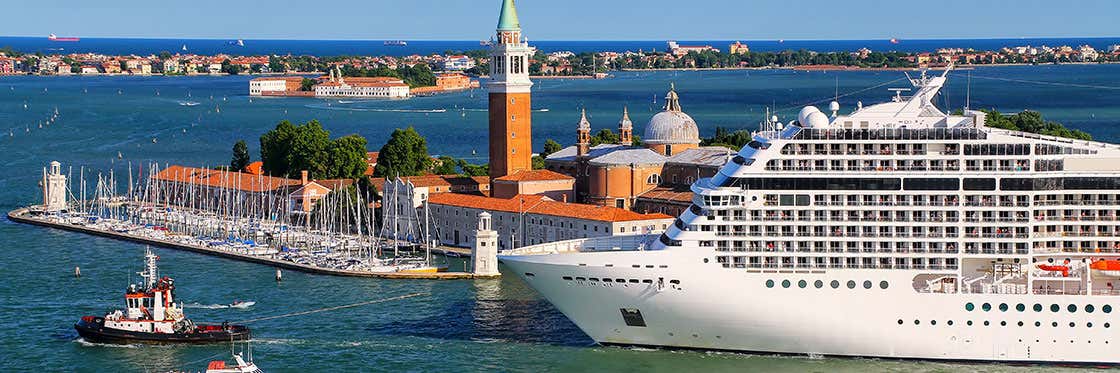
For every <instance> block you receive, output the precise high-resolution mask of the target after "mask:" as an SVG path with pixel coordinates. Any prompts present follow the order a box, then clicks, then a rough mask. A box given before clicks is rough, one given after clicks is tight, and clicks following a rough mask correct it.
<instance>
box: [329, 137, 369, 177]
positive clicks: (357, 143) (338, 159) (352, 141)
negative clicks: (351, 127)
mask: <svg viewBox="0 0 1120 373" xmlns="http://www.w3.org/2000/svg"><path fill="white" fill-rule="evenodd" d="M327 161H328V164H327V171H326V174H325V175H324V176H323V177H325V178H331V179H338V178H341V179H356V178H360V177H362V176H364V175H365V173H366V168H368V167H369V163H367V162H366V138H365V137H361V136H358V135H348V136H343V137H339V138H337V139H335V140H334V141H331V145H330V151H329V152H328V158H327Z"/></svg>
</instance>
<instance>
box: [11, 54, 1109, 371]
mask: <svg viewBox="0 0 1120 373" xmlns="http://www.w3.org/2000/svg"><path fill="white" fill-rule="evenodd" d="M613 74H614V77H612V78H609V79H602V80H575V79H569V80H541V81H537V82H536V83H535V85H534V87H533V89H534V93H533V107H534V108H535V109H537V110H538V111H536V112H534V113H533V142H534V145H535V147H536V149H535V150H537V151H539V150H540V149H541V146H542V144H543V142H544V140H545V139H546V138H552V139H555V140H557V141H559V142H561V143H562V144H570V143H572V141H573V139H574V137H575V136H574V133H575V127H576V124H577V122H578V119H579V110H580V109H581V108H587V110H588V114H589V116H590V119H591V123H592V127H593V128H594V129H595V130H598V129H600V128H612V129H613V128H616V127H617V123H618V119H619V118H620V116H621V113H622V108H623V107H624V106H625V107H628V108H629V110H630V116H631V118H632V119H633V121H634V123H635V127H636V128H635V131H636V133H637V134H639V135H641V134H642V131H643V130H644V127H645V123H646V121H648V119H649V118H650V117H651V116H652V115H653V114H654V113H655V112H656V111H658V110H660V107H661V106H662V105H663V104H664V99H663V97H664V96H665V93H666V91H667V90H668V87H669V85H670V83H675V85H676V88H677V92H678V93H679V95H680V98H681V106H682V107H683V109H684V111H685V112H687V113H689V114H690V115H691V116H692V117H693V118H694V119H695V120H696V122H697V123H698V124H699V126H700V128H701V133H702V134H704V135H710V134H712V133H713V132H714V131H715V128H716V127H717V126H719V127H727V128H731V129H753V128H757V125H758V123H759V122H760V121H761V120H762V119H763V115H764V113H765V112H766V110H767V108H770V109H771V110H775V111H777V112H778V115H779V116H780V117H781V118H782V119H783V120H786V121H788V120H791V119H792V118H793V116H795V115H796V112H797V110H799V109H800V107H801V106H803V105H805V104H806V103H816V104H817V105H818V106H819V107H821V108H822V109H826V108H827V105H828V102H829V101H831V100H833V99H834V98H836V97H839V98H838V101H839V102H840V104H841V112H848V111H850V110H852V109H854V108H855V106H856V105H857V102H862V103H863V104H865V105H870V104H873V103H876V102H881V101H885V100H887V99H889V96H890V95H891V92H889V91H887V88H890V87H905V86H906V82H905V81H904V80H899V79H900V78H904V77H905V76H904V75H903V73H902V72H897V71H872V72H796V71H790V70H773V71H719V72H708V71H705V72H671V71H666V72H627V73H619V72H616V73H613ZM970 74H971V84H968V82H969V79H968V76H969V75H970ZM951 75H952V77H951V80H950V81H949V84H948V86H947V87H946V89H945V90H944V94H943V95H941V96H940V97H938V99H937V101H938V103H939V104H940V105H942V107H948V108H960V107H963V106H964V105H965V103H966V96H970V97H971V100H970V102H969V104H970V106H971V107H973V108H995V109H999V110H1002V111H1004V112H1013V111H1018V110H1022V109H1033V110H1038V111H1041V112H1042V113H1043V115H1045V116H1046V118H1047V119H1050V120H1056V121H1059V122H1062V123H1065V124H1066V125H1068V126H1070V127H1073V128H1077V129H1081V130H1084V131H1086V132H1089V133H1090V134H1092V135H1093V136H1094V137H1095V138H1097V139H1099V140H1103V141H1110V142H1120V132H1118V129H1120V105H1118V103H1120V65H1064V66H1015V67H986V68H979V69H976V70H971V71H966V70H961V71H955V72H953V73H952V74H951ZM248 79H249V77H246V76H228V77H5V78H0V165H3V172H0V210H3V211H8V210H11V209H14V208H17V207H21V206H26V205H28V204H32V203H37V202H39V198H41V197H40V196H41V194H40V190H39V189H38V186H37V183H38V180H39V177H40V172H41V167H43V166H45V165H46V164H47V163H48V162H50V161H52V160H58V161H60V162H62V163H63V169H64V172H70V173H72V176H73V178H75V179H76V178H77V177H78V175H79V172H80V170H81V169H82V168H83V167H84V168H85V173H86V178H87V180H90V181H89V184H87V191H90V192H87V193H92V192H91V190H92V189H93V187H94V183H95V182H94V181H93V180H96V175H97V173H98V172H100V173H102V174H103V175H106V176H107V175H108V172H109V170H111V169H112V170H116V171H117V172H118V174H117V178H118V183H119V184H120V185H121V188H122V189H123V185H124V184H125V180H124V178H125V177H127V176H126V171H125V170H126V168H127V165H128V164H129V162H131V164H132V166H133V172H134V173H135V172H137V171H138V170H139V169H138V168H139V167H140V165H141V164H143V165H144V166H143V167H147V164H148V163H149V162H158V163H160V164H185V165H194V166H217V165H223V164H228V162H229V159H230V155H231V154H230V153H231V152H230V149H231V147H232V145H233V143H234V142H235V141H237V140H239V139H245V140H247V142H248V143H249V145H250V151H251V153H252V154H253V156H254V159H257V158H258V156H257V152H258V148H259V145H258V138H259V136H260V135H261V134H262V133H264V132H265V131H267V130H268V129H270V128H272V127H274V126H275V124H276V123H277V122H278V121H280V120H284V119H287V120H291V121H293V122H304V121H308V120H312V119H317V120H320V121H321V122H322V123H323V125H324V127H325V128H327V129H328V130H330V131H331V133H332V136H341V135H346V134H351V133H357V134H360V135H363V136H365V137H367V138H368V139H369V141H370V144H369V148H370V149H371V150H377V149H378V148H379V147H380V145H381V144H382V143H384V141H385V140H386V139H387V138H388V136H389V133H390V132H391V131H392V130H393V129H394V128H399V127H406V126H413V127H415V128H416V129H417V130H418V131H419V132H420V133H421V134H422V135H424V136H425V137H427V139H428V146H429V150H430V151H431V152H432V153H434V154H447V155H452V156H455V157H463V158H467V159H469V160H471V161H473V162H477V163H481V162H485V161H486V160H485V155H486V153H487V152H486V148H485V144H486V142H487V136H486V121H487V114H486V112H485V109H486V92H485V90H475V91H467V92H460V93H454V94H447V95H439V96H432V97H418V98H413V99H408V100H397V101H363V100H342V101H344V102H343V103H340V102H339V100H337V99H330V100H325V99H312V98H252V99H251V100H250V97H248V96H247V91H248V84H247V81H248ZM884 83H886V84H884ZM870 87H876V88H873V89H869V88H870ZM851 92H857V93H854V94H849V93H851ZM966 92H967V94H966ZM349 101H353V102H349ZM194 102H197V103H198V104H197V105H193V106H189V105H186V103H194ZM25 105H26V108H25ZM56 108H57V110H58V112H59V115H58V117H57V119H56V120H55V121H54V122H53V123H50V124H46V122H47V120H48V119H49V118H51V117H52V115H53V114H54V111H55V109H56ZM541 109H549V110H548V111H539V110H541ZM219 111H220V112H219ZM40 122H42V123H44V125H43V126H42V128H39V123H40ZM153 139H155V141H154V142H153ZM118 154H119V155H120V158H118ZM147 172H148V171H147V170H143V173H144V174H145V175H147ZM72 186H73V187H74V188H75V190H74V191H73V192H74V193H75V194H78V193H80V191H79V189H78V185H77V183H76V182H74V183H72ZM122 191H123V190H122ZM0 242H3V244H4V247H3V248H4V250H3V259H2V260H0V326H3V327H4V328H5V330H6V331H7V332H6V333H4V338H0V351H3V353H2V354H0V356H4V359H0V369H6V370H17V371H19V370H29V369H40V370H46V371H166V370H169V369H185V370H202V369H204V367H205V365H206V362H207V361H208V360H209V359H211V358H217V359H220V358H228V352H229V346H227V345H222V344H219V345H208V346H142V345H125V346H108V345H95V344H89V343H86V342H84V341H81V340H80V339H79V338H78V336H77V334H76V333H75V331H74V329H73V323H74V322H75V321H77V320H78V318H80V317H81V316H83V315H100V314H104V313H105V312H106V311H108V310H110V309H114V308H119V307H120V306H121V298H122V292H123V290H124V288H125V286H126V285H127V284H129V283H130V281H131V282H135V281H138V277H137V275H136V272H137V271H139V270H140V269H141V258H142V255H143V251H144V247H143V246H142V245H138V244H133V243H128V242H121V241H116V240H112V239H107V238H100V237H93V236H87V235H82V234H77V233H71V232H64V231H59V230H54V229H47V228H41V227H35V226H29V225H22V224H16V223H13V222H10V221H7V220H6V219H5V220H0ZM155 250H156V253H157V254H158V255H160V257H161V261H160V264H161V271H162V273H163V274H165V275H168V276H172V277H174V278H175V279H176V280H177V281H176V284H177V285H178V291H177V295H178V296H179V298H180V300H182V301H183V302H184V303H187V304H190V305H196V306H198V305H201V306H198V307H190V308H188V309H187V310H186V311H187V314H188V316H190V317H191V318H193V319H195V320H196V321H206V322H221V321H239V320H247V319H254V318H259V317H266V316H273V315H281V314H287V313H291V312H299V311H306V310H312V309H317V308H323V307H330V306H336V305H344V304H351V303H357V302H363V301H368V300H373V299H378V298H387V297H393V296H398V295H403V294H410V293H416V292H423V293H428V294H430V295H429V296H424V297H417V298H409V299H405V300H400V301H395V302H388V303H379V304H372V305H368V306H362V307H357V308H349V309H341V310H337V311H332V312H327V313H320V314H315V315H309V316H300V317H291V318H281V319H273V320H268V321H261V322H257V323H252V324H250V326H251V327H252V328H253V334H254V340H255V343H254V345H253V352H254V357H255V358H256V360H257V363H258V365H260V366H261V367H262V368H263V369H264V370H265V371H310V370H356V371H424V372H427V371H452V370H454V371H526V372H529V371H532V372H536V371H576V372H582V371H643V372H645V371H708V370H714V371H719V370H740V371H742V370H754V371H797V372H800V371H869V370H870V371H957V370H967V371H993V370H1002V371H1023V370H1027V371H1042V370H1046V371H1051V370H1054V369H1055V368H1054V367H1018V366H1009V365H990V364H984V365H959V364H945V363H934V362H899V361H892V360H879V359H840V358H819V357H812V356H803V357H798V356H794V357H777V356H758V355H747V354H733V353H705V352H674V351H660V350H648V349H627V348H613V347H611V348H607V347H598V346H594V345H593V343H592V341H591V340H590V339H589V338H588V337H587V336H586V335H584V334H583V333H582V332H581V331H580V330H579V329H578V328H577V327H576V326H575V325H574V324H572V323H571V322H570V321H568V320H567V319H566V318H565V317H564V316H563V315H562V314H560V313H559V312H558V311H556V310H555V309H554V308H553V307H552V306H551V305H549V304H548V302H547V301H545V300H543V299H541V298H540V297H539V296H538V295H537V294H536V293H534V292H533V291H532V290H531V289H530V288H528V287H527V286H526V285H525V284H524V283H522V281H521V280H520V279H518V278H516V277H514V276H507V277H504V278H502V279H496V280H478V281H426V280H416V281H412V280H377V279H358V278H343V277H334V276H320V275H309V274H303V273H298V272H294V271H285V273H284V280H283V282H280V283H277V282H276V281H275V280H274V277H275V270H274V269H273V268H271V267H267V266H262V265H257V264H250V263H243V262H238V261H232V260H228V259H220V258H215V257H210V256H203V255H199V254H193V253H187V252H179V251H174V250H169V249H162V248H156V249H155ZM453 260H454V263H453V268H461V266H462V265H463V264H462V259H453ZM74 267H81V270H82V277H81V278H74V276H73V273H74ZM234 300H241V301H253V302H256V303H255V304H254V305H253V306H252V307H248V308H243V309H242V308H227V307H205V306H206V305H224V304H229V303H231V302H233V301H234ZM806 302H807V303H806V304H807V305H810V304H811V302H810V301H809V300H807V301H806Z"/></svg>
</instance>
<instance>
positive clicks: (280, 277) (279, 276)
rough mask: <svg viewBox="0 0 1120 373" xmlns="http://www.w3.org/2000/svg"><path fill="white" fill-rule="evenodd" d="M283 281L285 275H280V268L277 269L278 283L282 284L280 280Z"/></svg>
mask: <svg viewBox="0 0 1120 373" xmlns="http://www.w3.org/2000/svg"><path fill="white" fill-rule="evenodd" d="M283 279H284V275H283V274H281V273H280V268H277V269H276V282H280V280H283Z"/></svg>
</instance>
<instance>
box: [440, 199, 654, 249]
mask: <svg viewBox="0 0 1120 373" xmlns="http://www.w3.org/2000/svg"><path fill="white" fill-rule="evenodd" d="M428 204H429V206H428V210H429V213H430V214H431V217H432V221H433V222H434V224H435V226H434V227H433V233H434V234H436V235H438V237H439V240H440V243H441V244H443V245H449V246H458V247H469V246H471V245H472V244H473V243H474V242H475V237H474V229H473V228H474V227H477V225H478V224H477V223H478V221H477V219H478V214H479V213H481V212H488V213H490V214H491V215H492V220H493V228H492V229H493V230H494V231H496V232H497V233H498V236H499V237H501V238H502V239H501V240H500V241H499V242H498V247H499V248H501V249H508V248H512V247H520V246H525V245H531V244H537V243H543V242H554V241H558V240H567V239H573V238H584V237H608V236H622V235H640V234H648V232H659V231H662V230H664V229H666V228H667V227H668V225H669V224H670V223H672V221H673V219H672V217H670V216H668V215H664V214H640V213H636V212H633V211H629V210H625V209H620V208H616V207H609V206H594V205H585V204H576V203H565V202H560V201H555V200H553V199H551V198H548V197H545V196H542V195H517V196H514V197H513V198H493V197H484V196H477V195H466V194H449V193H445V194H431V195H429V196H428Z"/></svg>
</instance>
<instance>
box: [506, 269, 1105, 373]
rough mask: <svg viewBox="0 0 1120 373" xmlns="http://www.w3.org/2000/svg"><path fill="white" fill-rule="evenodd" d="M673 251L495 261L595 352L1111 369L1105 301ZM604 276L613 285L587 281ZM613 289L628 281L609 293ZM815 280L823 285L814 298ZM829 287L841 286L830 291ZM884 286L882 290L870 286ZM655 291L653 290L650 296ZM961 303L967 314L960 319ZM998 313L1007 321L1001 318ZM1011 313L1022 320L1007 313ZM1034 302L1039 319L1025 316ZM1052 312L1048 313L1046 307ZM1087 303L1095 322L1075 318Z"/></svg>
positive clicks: (1030, 313)
mask: <svg viewBox="0 0 1120 373" xmlns="http://www.w3.org/2000/svg"><path fill="white" fill-rule="evenodd" d="M694 250H697V251H699V250H701V249H699V248H697V249H694ZM674 251H677V253H674ZM679 251H680V250H667V251H659V252H651V251H644V252H640V251H636V252H605V253H594V254H589V255H569V254H552V255H528V256H504V257H502V258H501V259H502V261H503V263H504V264H505V265H506V266H507V268H508V269H510V270H513V271H516V273H517V274H518V275H519V276H520V277H521V278H523V279H524V280H525V281H526V282H527V283H528V284H529V285H530V286H532V287H533V288H534V289H536V290H537V291H538V292H540V294H541V295H543V296H544V297H545V298H546V299H548V300H549V301H550V302H551V303H552V304H553V305H555V306H556V308H557V309H559V310H560V312H562V313H564V315H566V316H567V317H568V318H569V319H571V320H572V321H573V322H575V324H576V325H577V326H579V328H580V329H582V330H583V331H584V332H585V333H587V335H588V336H590V337H591V338H592V339H594V340H595V341H596V342H598V343H601V344H619V345H641V346H662V347H672V348H695V349H713V350H733V351H744V352H764V353H782V354H820V355H835V356H867V357H883V358H903V359H938V360H941V359H943V360H976V361H1008V362H1063V363H1090V364H1096V363H1120V349H1118V348H1117V347H1118V346H1117V344H1118V343H1120V325H1111V324H1113V323H1115V322H1116V317H1115V316H1114V315H1116V314H1115V313H1104V312H1102V311H1101V310H1102V307H1103V306H1104V305H1106V304H1110V303H1115V297H1105V296H1084V295H1081V296H1062V295H1045V296H1039V295H1001V294H931V293H919V292H917V291H915V290H914V287H913V286H912V284H911V283H912V281H913V278H914V275H916V274H917V273H919V272H923V273H928V271H904V270H861V269H828V270H812V271H809V270H804V271H801V270H798V271H793V270H782V271H780V272H781V273H779V271H778V270H760V271H751V272H747V271H743V270H736V269H723V268H715V267H713V266H712V265H710V264H704V263H701V262H699V261H700V259H699V258H703V257H705V256H704V255H699V254H700V253H698V252H694V251H692V250H685V251H689V253H688V254H687V255H681V254H680V253H679ZM605 264H613V266H611V267H606V266H604V265H605ZM633 265H638V266H640V267H641V268H634V267H633ZM649 265H652V266H653V268H648V267H647V266H649ZM662 265H666V266H667V267H665V268H662V267H661V266H662ZM527 273H531V274H532V275H527ZM567 277H570V278H572V280H565V278H567ZM604 277H609V278H611V279H614V280H613V281H612V282H610V283H607V282H603V281H602V280H599V281H590V279H591V278H597V279H601V278H604ZM578 278H585V280H583V281H580V280H578ZM617 279H625V280H626V281H627V282H626V283H625V284H619V283H618V282H617ZM630 279H635V280H638V281H639V283H631V282H630ZM643 280H651V282H650V283H643V282H641V281H643ZM672 280H678V281H679V285H678V284H673V283H671V281H672ZM767 280H773V281H774V286H773V287H772V288H768V287H767V286H766V281H767ZM784 280H789V281H790V286H789V288H784V287H782V282H783V281H784ZM801 280H805V281H806V286H805V288H801V287H800V286H799V282H800V281H801ZM817 280H820V281H822V283H823V286H822V288H820V289H818V288H816V286H815V282H816V281H817ZM833 280H836V281H838V282H839V288H836V289H833V288H832V286H831V282H832V281H833ZM849 280H851V281H855V285H856V286H855V288H854V289H849V288H848V281H849ZM865 281H870V285H871V288H870V289H865V288H864V286H865V284H864V282H865ZM882 281H886V283H887V285H888V286H887V289H882V288H880V283H881V282H882ZM659 283H662V284H663V287H662V288H661V290H660V291H659V290H658V289H659V287H661V286H659V285H658V284H659ZM1110 298H1112V299H1110ZM970 302H971V303H973V304H974V310H973V311H968V310H966V304H967V303H970ZM984 303H988V304H990V305H991V309H990V311H987V312H985V311H983V304H984ZM1004 303H1006V304H1007V305H1008V306H1007V311H1000V304H1004ZM1020 303H1022V304H1024V307H1025V310H1024V311H1017V310H1016V306H1017V305H1018V304H1020ZM1036 303H1038V304H1040V305H1041V306H1042V308H1043V310H1042V311H1041V312H1036V311H1034V309H1033V308H1034V305H1035V304H1036ZM1055 304H1056V305H1058V307H1059V311H1058V312H1052V311H1051V309H1050V307H1051V306H1052V305H1055ZM1070 304H1073V305H1076V307H1077V311H1076V312H1072V313H1071V312H1069V310H1068V307H1069V305H1070ZM1088 304H1092V305H1093V306H1094V308H1095V312H1093V313H1086V312H1085V306H1086V305H1088ZM1114 307H1115V305H1114ZM621 309H635V310H638V311H640V313H641V318H642V320H643V321H644V323H645V324H646V326H644V327H642V326H629V325H627V323H626V321H625V320H624V318H623V316H622V311H621ZM1116 312H1120V311H1116ZM900 320H901V324H900ZM915 321H917V323H915ZM969 322H971V325H969ZM1020 322H1021V323H1022V325H1021V326H1020ZM985 323H987V325H985ZM1036 323H1038V324H1037V325H1038V326H1036ZM1055 323H1056V325H1057V326H1054V325H1055ZM1071 323H1073V326H1071ZM1089 323H1091V325H1092V326H1091V327H1090V326H1089V325H1090V324H1089ZM1106 324H1108V325H1109V327H1105V325H1106Z"/></svg>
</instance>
